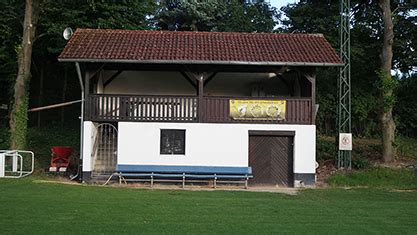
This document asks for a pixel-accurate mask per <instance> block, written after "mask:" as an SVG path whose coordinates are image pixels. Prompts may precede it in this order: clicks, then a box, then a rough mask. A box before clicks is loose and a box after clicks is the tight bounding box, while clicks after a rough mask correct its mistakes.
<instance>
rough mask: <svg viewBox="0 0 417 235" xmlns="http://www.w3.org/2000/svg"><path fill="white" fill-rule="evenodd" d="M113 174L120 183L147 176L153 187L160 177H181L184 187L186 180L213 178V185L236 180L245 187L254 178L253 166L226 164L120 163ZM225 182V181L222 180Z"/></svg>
mask: <svg viewBox="0 0 417 235" xmlns="http://www.w3.org/2000/svg"><path fill="white" fill-rule="evenodd" d="M113 176H117V177H119V183H120V184H121V183H122V181H123V182H124V183H127V182H126V178H128V179H139V178H145V179H150V181H151V187H153V184H154V180H155V179H158V178H166V179H175V178H177V179H181V181H182V187H183V188H184V187H185V182H186V180H187V179H188V180H196V179H208V180H210V179H212V180H213V186H214V188H216V184H217V182H219V181H218V180H228V181H230V180H234V181H233V182H235V183H238V182H244V184H245V188H247V187H248V180H249V179H250V178H252V177H253V176H252V168H251V167H225V166H167V165H124V164H118V165H117V167H116V172H115V173H113V174H112V175H111V176H110V177H109V179H108V180H107V182H106V183H105V184H107V183H108V182H109V181H110V180H111V179H112V178H113ZM221 182H223V181H221Z"/></svg>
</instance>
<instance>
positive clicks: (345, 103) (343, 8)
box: [337, 0, 352, 169]
mask: <svg viewBox="0 0 417 235" xmlns="http://www.w3.org/2000/svg"><path fill="white" fill-rule="evenodd" d="M340 57H341V59H342V61H343V62H344V65H343V67H341V68H340V70H339V79H338V83H337V88H338V89H337V93H338V106H337V130H338V134H340V133H351V129H352V123H351V122H352V118H351V85H350V82H351V79H350V73H351V71H350V69H351V68H350V0H340ZM338 136H339V135H338ZM338 136H337V139H338ZM337 167H338V168H344V169H351V167H352V153H351V151H346V150H339V151H338V156H337Z"/></svg>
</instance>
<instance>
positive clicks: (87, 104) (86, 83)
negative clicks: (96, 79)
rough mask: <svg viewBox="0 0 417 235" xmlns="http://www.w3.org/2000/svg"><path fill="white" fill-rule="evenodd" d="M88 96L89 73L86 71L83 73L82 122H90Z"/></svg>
mask: <svg viewBox="0 0 417 235" xmlns="http://www.w3.org/2000/svg"><path fill="white" fill-rule="evenodd" d="M89 96H90V72H89V70H88V69H87V70H86V71H85V85H84V97H83V98H84V117H85V118H84V120H91V117H90V112H91V110H90V105H89Z"/></svg>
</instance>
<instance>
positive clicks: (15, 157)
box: [0, 150, 35, 179]
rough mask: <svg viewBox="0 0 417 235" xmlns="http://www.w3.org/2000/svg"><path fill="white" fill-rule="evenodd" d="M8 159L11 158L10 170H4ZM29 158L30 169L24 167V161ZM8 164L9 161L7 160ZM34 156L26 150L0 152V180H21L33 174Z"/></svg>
mask: <svg viewBox="0 0 417 235" xmlns="http://www.w3.org/2000/svg"><path fill="white" fill-rule="evenodd" d="M8 158H11V169H10V170H9V169H6V163H7V160H8ZM26 158H30V160H29V161H30V168H29V169H26V168H27V167H25V166H24V163H25V161H24V159H26ZM9 162H10V160H9ZM34 169H35V154H34V153H33V152H32V151H26V150H0V178H13V179H18V178H23V177H26V176H28V175H30V174H32V173H33V171H34Z"/></svg>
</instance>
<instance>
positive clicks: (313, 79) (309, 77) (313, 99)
mask: <svg viewBox="0 0 417 235" xmlns="http://www.w3.org/2000/svg"><path fill="white" fill-rule="evenodd" d="M303 75H304V77H305V78H306V79H307V80H308V81H309V82H310V83H311V106H312V107H311V124H313V125H314V124H315V123H316V71H315V69H311V70H308V71H306V72H303Z"/></svg>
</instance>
